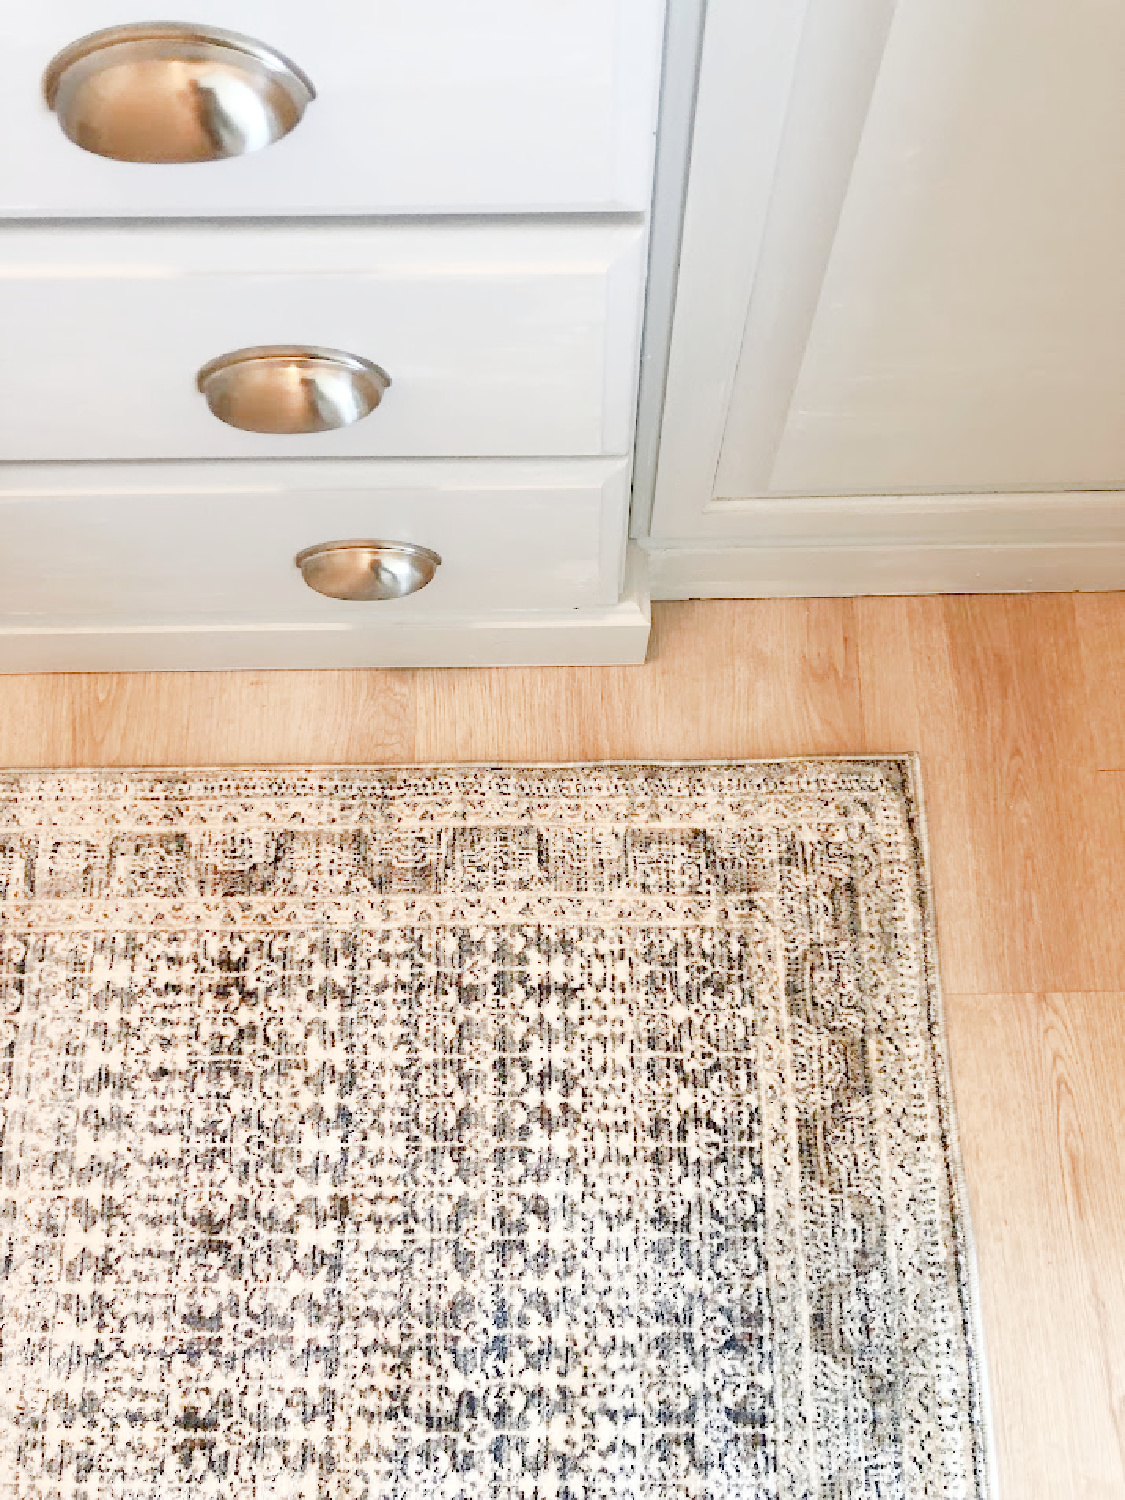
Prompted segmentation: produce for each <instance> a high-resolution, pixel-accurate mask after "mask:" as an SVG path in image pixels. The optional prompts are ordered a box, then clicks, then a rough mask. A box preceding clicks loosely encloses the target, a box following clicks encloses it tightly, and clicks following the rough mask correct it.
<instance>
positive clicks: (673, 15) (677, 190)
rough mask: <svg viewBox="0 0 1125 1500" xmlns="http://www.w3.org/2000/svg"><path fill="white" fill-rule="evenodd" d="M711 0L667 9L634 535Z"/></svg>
mask: <svg viewBox="0 0 1125 1500" xmlns="http://www.w3.org/2000/svg"><path fill="white" fill-rule="evenodd" d="M705 9H706V0H677V3H676V4H675V5H672V6H671V7H670V9H669V11H668V22H667V26H666V29H665V33H664V70H663V78H662V82H661V89H660V134H659V138H658V141H657V150H656V170H655V180H654V185H653V199H652V214H651V218H650V224H649V258H648V279H647V287H646V291H645V321H644V341H643V344H642V347H641V368H640V382H639V390H638V396H637V440H636V443H635V445H634V451H633V509H632V516H631V519H630V527H631V531H632V535H633V536H645V535H646V534H647V532H648V528H649V522H650V519H651V513H652V495H653V490H654V488H655V485H656V461H657V455H658V454H659V451H660V418H661V413H662V411H663V409H664V391H665V385H666V383H667V379H668V355H669V349H670V345H671V340H672V318H673V315H674V313H675V307H676V282H677V278H678V275H679V268H680V237H681V234H682V232H683V219H684V207H685V203H686V199H687V185H688V170H689V166H690V162H691V140H692V129H693V126H694V122H695V106H696V97H697V90H698V85H699V65H700V54H701V51H702V46H703V20H704V12H705Z"/></svg>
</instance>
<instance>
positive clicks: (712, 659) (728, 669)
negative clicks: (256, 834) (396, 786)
mask: <svg viewBox="0 0 1125 1500" xmlns="http://www.w3.org/2000/svg"><path fill="white" fill-rule="evenodd" d="M854 614H855V605H854V601H852V600H849V599H826V600H797V599H784V600H768V601H758V600H739V601H731V600H709V601H706V602H699V601H694V602H687V603H678V604H664V605H659V606H657V607H656V608H655V609H654V612H653V615H654V618H653V638H652V644H651V647H650V651H649V660H648V662H647V663H646V665H645V666H643V667H619V668H608V669H607V668H558V669H550V670H535V669H515V670H512V669H492V670H483V671H481V670H475V669H474V670H452V671H446V672H428V673H420V674H419V684H418V758H419V760H421V761H431V762H439V761H445V760H457V761H474V760H477V761H487V760H528V761H550V760H598V759H620V760H676V759H683V760H693V759H720V760H721V759H731V758H736V757H747V758H768V757H771V756H784V755H802V754H804V755H815V754H829V753H833V752H836V751H839V750H841V748H844V749H849V750H853V751H856V752H859V751H861V750H862V748H863V745H862V739H863V723H862V716H861V712H860V693H859V679H858V663H857V658H856V650H855V632H854Z"/></svg>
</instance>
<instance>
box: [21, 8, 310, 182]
mask: <svg viewBox="0 0 1125 1500" xmlns="http://www.w3.org/2000/svg"><path fill="white" fill-rule="evenodd" d="M43 92H44V94H45V95H46V98H47V103H48V104H49V105H50V107H51V108H52V109H53V110H54V111H55V113H56V114H57V115H58V117H59V124H60V125H61V126H62V129H63V132H64V134H65V135H67V136H68V137H69V138H70V140H72V141H73V142H74V143H75V145H77V146H81V147H82V149H83V150H84V151H90V152H92V153H93V154H94V155H95V156H109V157H113V158H114V159H116V160H117V161H136V162H165V163H167V162H192V161H216V160H219V159H220V158H222V157H226V156H243V155H245V154H246V153H247V152H250V151H260V150H261V149H262V147H263V146H269V145H272V143H273V142H274V141H278V140H280V139H281V138H282V136H286V135H288V134H289V132H290V131H291V130H292V129H293V128H294V126H295V125H297V124H298V122H299V121H300V119H301V116H302V115H303V114H304V112H305V109H306V107H307V106H308V104H309V102H310V101H311V100H312V99H314V98H315V97H316V90H315V89H314V88H313V86H312V84H311V83H310V82H309V80H308V78H306V76H305V75H304V73H302V72H301V70H300V68H298V67H297V66H296V65H295V64H294V63H291V62H290V61H289V60H288V58H285V57H282V55H281V53H280V52H275V51H274V50H273V48H272V47H267V46H265V45H264V44H263V43H262V42H256V41H254V40H253V38H251V37H247V36H239V35H238V34H237V33H236V32H232V31H219V30H214V29H212V28H211V27H209V26H191V25H188V24H186V23H184V24H181V23H178V22H151V23H150V22H143V23H141V24H138V25H134V26H111V27H110V28H109V29H108V30H106V31H95V32H92V33H91V34H90V35H89V36H84V37H82V38H80V39H79V40H78V41H76V42H72V43H71V45H70V46H69V47H65V48H64V49H63V50H62V51H61V52H60V53H59V54H58V56H57V57H55V58H54V59H53V60H52V62H51V64H50V66H49V67H48V69H47V72H46V73H45V75H44V77H43Z"/></svg>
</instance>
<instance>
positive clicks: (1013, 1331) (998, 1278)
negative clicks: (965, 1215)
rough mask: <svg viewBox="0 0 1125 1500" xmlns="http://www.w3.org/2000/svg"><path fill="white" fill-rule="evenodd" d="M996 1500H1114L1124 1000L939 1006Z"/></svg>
mask: <svg viewBox="0 0 1125 1500" xmlns="http://www.w3.org/2000/svg"><path fill="white" fill-rule="evenodd" d="M946 1009H947V1014H948V1019H949V1033H950V1049H951V1052H952V1059H953V1069H954V1080H955V1092H956V1100H957V1108H958V1114H959V1117H960V1125H961V1139H962V1147H963V1151H964V1155H965V1164H966V1169H967V1174H968V1179H969V1186H970V1198H971V1200H972V1217H973V1223H974V1226H975V1230H976V1240H977V1256H978V1261H979V1265H980V1277H981V1292H982V1301H983V1308H984V1320H985V1337H986V1344H987V1353H988V1362H989V1366H990V1373H991V1380H992V1396H993V1408H994V1410H995V1412H996V1414H997V1417H998V1421H997V1424H996V1426H997V1432H996V1436H997V1448H998V1457H999V1460H1000V1471H1001V1481H1002V1490H1001V1493H1002V1494H1003V1495H1005V1496H1012V1497H1015V1500H1120V1497H1121V1496H1122V1495H1125V1136H1123V1135H1122V1131H1121V1120H1122V1117H1123V1116H1125V1025H1123V1018H1125V994H1118V995H1110V994H1096V995H1082V994H1073V993H1072V994H1068V995H953V996H947V997H946Z"/></svg>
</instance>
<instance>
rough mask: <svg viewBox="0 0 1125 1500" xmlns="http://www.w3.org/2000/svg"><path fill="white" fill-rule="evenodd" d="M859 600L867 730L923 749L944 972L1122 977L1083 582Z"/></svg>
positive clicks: (952, 982) (1121, 933) (1035, 980)
mask: <svg viewBox="0 0 1125 1500" xmlns="http://www.w3.org/2000/svg"><path fill="white" fill-rule="evenodd" d="M858 611H859V619H860V629H859V639H860V648H859V649H860V675H861V680H862V685H863V703H864V716H865V725H866V736H867V740H868V743H869V745H870V746H871V747H872V748H874V747H875V746H876V745H878V744H884V745H887V746H888V747H890V746H912V747H913V748H915V749H917V750H918V751H919V752H920V754H921V757H922V773H923V781H924V785H925V788H926V793H927V804H928V811H929V820H928V821H929V827H930V836H931V845H932V855H933V865H934V880H935V888H936V897H937V909H938V916H939V922H940V941H941V948H942V961H943V966H944V973H945V979H946V983H947V984H948V985H949V987H950V988H951V989H954V990H964V991H971V992H988V991H995V990H1003V991H1008V990H1012V991H1016V990H1047V989H1112V988H1114V987H1118V986H1120V984H1121V982H1122V977H1123V974H1122V962H1123V958H1125V923H1123V921H1122V913H1121V911H1120V902H1119V900H1118V899H1117V893H1116V890H1115V889H1114V887H1113V883H1112V881H1111V879H1110V878H1109V872H1110V871H1111V870H1112V865H1113V861H1114V858H1115V855H1116V851H1115V850H1114V849H1112V847H1110V846H1109V845H1108V843H1107V839H1106V831H1105V822H1104V815H1103V812H1102V810H1101V807H1100V800H1101V796H1102V792H1103V791H1104V788H1103V787H1102V786H1101V784H1100V783H1099V780H1098V777H1097V776H1096V774H1095V773H1094V757H1093V755H1092V753H1091V741H1090V732H1089V719H1090V713H1089V702H1088V697H1087V679H1086V672H1085V667H1084V662H1083V654H1082V645H1081V639H1080V630H1079V625H1078V621H1077V618H1076V613H1075V608H1074V600H1073V598H1072V597H1071V596H1068V595H1044V596H1020V595H1007V596H1005V595H999V596H996V595H994V596H975V597H963V598H954V597H949V598H939V597H938V598H925V599H894V600H881V599H879V600H875V599H865V600H861V601H860V602H859V606H858Z"/></svg>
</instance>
